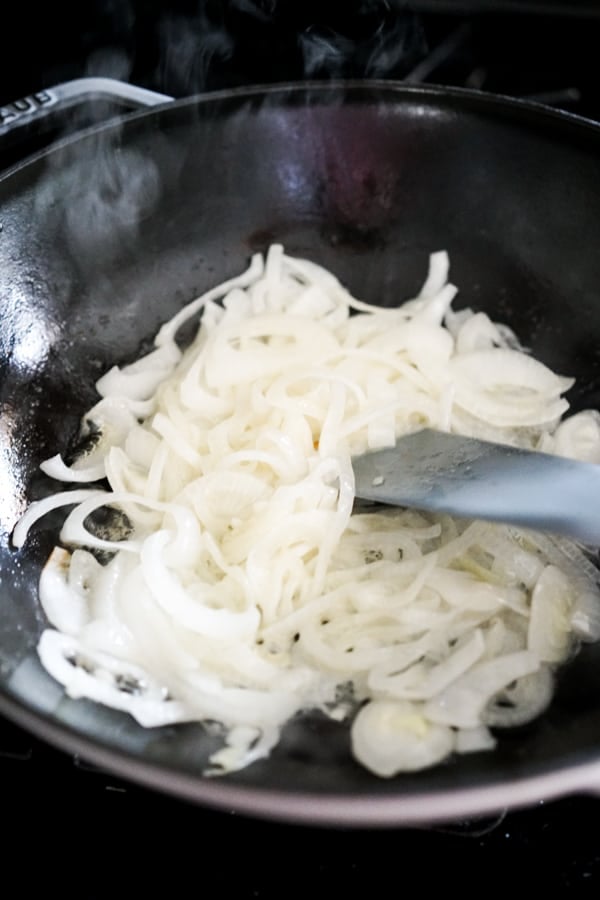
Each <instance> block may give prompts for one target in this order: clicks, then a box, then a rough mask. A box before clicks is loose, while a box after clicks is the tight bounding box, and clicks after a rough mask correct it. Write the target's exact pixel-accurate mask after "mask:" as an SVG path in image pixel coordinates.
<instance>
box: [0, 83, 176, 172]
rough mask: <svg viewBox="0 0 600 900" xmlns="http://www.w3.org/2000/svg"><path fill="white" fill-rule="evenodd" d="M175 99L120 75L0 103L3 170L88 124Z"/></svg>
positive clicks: (1, 161)
mask: <svg viewBox="0 0 600 900" xmlns="http://www.w3.org/2000/svg"><path fill="white" fill-rule="evenodd" d="M171 100H173V98H172V97H169V96H168V95H167V94H159V93H157V92H155V91H149V90H147V89H146V88H142V87H138V86H137V85H133V84H128V83H127V82H124V81H118V80H117V79H115V78H77V79H75V80H74V81H65V82H63V83H62V84H57V85H55V86H53V87H49V88H44V89H43V90H41V91H38V92H37V93H35V94H29V95H28V96H27V97H21V98H20V99H19V100H14V101H13V102H12V103H8V104H6V105H5V106H2V107H0V169H2V168H6V167H7V166H10V165H12V164H14V163H15V162H19V161H21V160H22V159H24V158H25V157H26V156H29V155H30V154H31V153H33V152H36V151H37V150H40V149H43V148H44V147H47V146H48V145H49V144H51V143H52V142H53V141H55V140H58V139H59V138H61V137H66V135H67V134H70V133H72V132H74V131H79V130H81V129H83V128H86V127H88V126H89V125H93V124H97V123H99V122H102V121H107V120H108V119H112V118H114V117H117V116H121V115H124V114H126V113H130V112H132V111H134V110H136V109H142V108H144V107H150V106H156V105H158V104H161V103H168V102H169V101H171Z"/></svg>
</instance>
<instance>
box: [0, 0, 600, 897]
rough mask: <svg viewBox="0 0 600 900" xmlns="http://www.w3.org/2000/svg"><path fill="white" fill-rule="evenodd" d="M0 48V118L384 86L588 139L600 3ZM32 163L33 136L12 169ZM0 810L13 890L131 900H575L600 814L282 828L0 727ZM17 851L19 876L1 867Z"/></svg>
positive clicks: (387, 4) (94, 20) (347, 3)
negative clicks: (36, 106) (82, 103)
mask: <svg viewBox="0 0 600 900" xmlns="http://www.w3.org/2000/svg"><path fill="white" fill-rule="evenodd" d="M2 33H3V38H4V41H3V46H4V52H3V53H2V54H0V106H1V105H5V104H10V102H11V101H13V100H15V99H17V98H19V97H21V96H24V95H26V94H29V93H32V92H35V91H39V90H40V89H42V88H44V87H49V86H51V85H53V84H56V83H59V82H62V81H66V80H69V79H73V78H79V77H82V76H84V75H108V76H112V77H118V78H123V79H126V80H129V81H131V82H133V83H136V84H139V85H143V86H145V87H148V88H151V89H155V90H159V91H161V92H164V93H167V94H169V95H172V96H175V97H182V96H186V95H188V94H192V93H196V92H199V91H204V90H208V91H211V90H215V89H219V88H226V87H231V86H235V85H243V84H249V83H267V82H273V81H285V80H295V79H298V78H304V77H311V78H319V79H322V78H332V77H367V78H375V77H380V78H394V79H408V80H411V81H415V82H419V81H429V82H434V83H441V84H452V85H460V86H466V87H471V88H476V89H480V90H485V91H494V92H498V93H506V94H511V95H515V96H527V97H533V98H535V99H539V100H542V101H544V102H547V103H550V104H552V105H554V106H556V107H558V108H562V109H565V110H567V111H570V112H575V113H577V114H580V115H585V116H588V117H590V118H594V119H597V120H599V121H600V84H599V81H600V79H599V77H598V74H597V69H598V63H597V60H598V46H599V38H600V4H599V3H596V2H591V0H587V2H583V0H582V2H577V0H570V2H562V3H561V2H550V0H546V2H519V0H505V2H492V0H487V2H486V0H480V2H475V3H468V2H459V0H457V2H452V0H437V2H436V0H429V2H422V3H419V2H414V3H411V4H407V3H404V2H398V0H371V2H369V0H362V2H353V0H340V2H337V3H334V2H314V0H304V2H301V3H294V2H283V0H280V2H277V0H262V2H261V0H231V2H214V0H205V2H201V0H194V2H183V0H178V2H170V3H167V2H161V0H147V2H141V0H137V2H134V0H104V2H99V0H93V2H92V0H88V2H81V3H79V4H73V5H71V4H66V3H61V2H58V3H48V4H43V5H39V6H38V5H36V4H29V3H22V4H16V3H11V4H10V6H9V7H8V8H5V9H3V24H2ZM90 114H91V115H92V116H93V112H91V113H90ZM51 138H52V134H47V135H46V136H45V138H44V139H45V140H46V141H47V140H50V139H51ZM35 146H37V145H36V144H35V142H32V140H31V136H30V141H29V143H28V142H27V141H25V143H24V144H23V146H22V148H21V150H20V152H21V153H22V154H26V153H27V152H29V150H31V149H34V148H35ZM11 161H12V160H11ZM1 164H2V146H1V143H0V165H1ZM0 811H1V813H2V822H3V825H4V834H5V840H4V845H3V849H4V856H3V858H4V860H5V872H6V873H7V874H8V873H10V871H11V870H13V872H14V871H16V872H18V874H19V878H20V880H21V881H24V883H26V884H29V885H31V886H33V885H34V884H35V885H36V888H37V889H39V886H41V885H42V884H43V885H44V886H45V888H46V889H47V888H48V887H52V886H54V887H57V886H62V887H63V889H64V890H65V891H67V890H68V891H69V893H72V892H73V891H77V893H78V895H79V896H81V897H83V898H92V897H100V896H106V895H107V893H108V891H110V892H111V894H112V895H113V896H115V897H120V896H125V893H126V881H125V880H124V875H123V872H122V871H121V868H120V867H121V865H122V864H124V865H125V870H126V872H127V874H128V876H129V877H130V878H132V877H133V879H134V883H135V884H136V889H135V890H136V892H140V891H141V890H143V889H147V888H152V887H157V885H158V883H159V880H163V882H164V883H165V884H166V885H167V887H168V889H170V890H171V891H173V890H174V889H182V888H183V885H184V884H185V890H186V893H190V892H192V893H193V895H194V896H195V895H203V896H209V897H213V896H215V895H216V893H217V891H219V892H224V893H225V894H226V896H229V897H234V898H254V897H257V898H267V897H277V898H287V897H291V896H295V895H303V894H306V893H308V892H311V893H313V894H315V895H316V896H325V895H326V894H327V893H330V892H331V893H333V892H334V891H335V894H336V896H340V897H343V896H344V895H349V896H352V897H362V896H371V897H379V896H381V895H383V894H384V893H385V894H390V895H391V896H396V895H398V896H400V895H401V894H404V893H405V892H406V891H411V892H413V893H414V892H422V891H427V892H429V891H432V890H437V891H440V890H444V891H446V892H447V891H452V892H453V893H455V892H462V891H464V889H465V888H467V890H469V889H471V890H473V889H476V890H477V891H478V894H479V895H481V894H482V893H483V892H486V893H488V892H490V891H491V890H492V889H493V888H496V889H497V890H501V891H503V890H506V889H510V890H511V891H516V892H520V891H522V890H532V889H535V890H536V892H537V893H538V895H540V894H541V893H542V892H544V891H548V890H550V889H554V893H556V892H557V891H558V893H559V895H564V893H565V892H566V891H567V890H569V891H570V892H571V893H573V894H574V895H576V896H580V895H585V894H587V893H594V894H596V895H597V893H598V888H599V886H600V828H599V826H598V819H599V816H600V801H599V800H597V799H594V798H566V799H563V800H560V801H554V802H551V803H547V804H538V805H536V806H535V807H533V808H531V809H528V810H524V811H518V812H510V813H500V814H499V815H498V816H496V817H491V818H488V819H485V820H481V821H476V820H470V821H464V822H454V823H451V824H449V825H446V826H443V827H442V826H435V827H431V828H427V829H385V830H382V831H378V830H364V829H363V830H360V831H348V830H342V829H327V830H325V829H313V828H308V827H301V826H293V825H281V824H275V823H270V822H261V821H254V820H250V819H246V818H244V817H240V816H239V815H236V814H235V813H234V812H231V813H228V812H215V811H211V810H205V809H201V808H196V807H192V806H189V805H187V804H185V803H182V802H180V801H177V800H174V799H171V798H168V797H163V796H160V795H157V794H153V793H149V792H147V791H145V790H143V789H140V788H138V787H136V786H133V785H130V784H127V783H124V782H122V781H119V780H118V779H115V778H113V777H112V776H110V775H107V774H106V773H104V772H101V771H98V770H96V769H94V768H93V767H91V766H88V765H87V764H85V763H83V762H82V761H80V760H77V759H73V758H71V757H69V756H67V755H65V754H63V753H60V752H58V751H55V750H53V749H51V748H49V747H47V746H45V745H43V744H41V743H40V742H38V741H37V740H34V739H33V738H31V737H30V736H29V735H27V734H25V733H24V732H21V731H20V730H19V729H17V728H15V727H14V726H13V725H11V724H10V723H8V722H3V721H1V720H0ZM23 848H25V849H26V850H27V852H28V857H27V858H28V859H29V860H30V862H29V863H28V864H27V865H26V866H23V865H22V864H20V863H17V860H16V857H15V856H13V853H12V850H13V849H14V850H15V851H16V850H21V849H23ZM75 861H78V862H80V863H82V864H83V875H82V876H79V875H77V874H75V872H74V868H73V866H74V864H75ZM130 894H131V890H129V891H127V895H128V896H129V895H130Z"/></svg>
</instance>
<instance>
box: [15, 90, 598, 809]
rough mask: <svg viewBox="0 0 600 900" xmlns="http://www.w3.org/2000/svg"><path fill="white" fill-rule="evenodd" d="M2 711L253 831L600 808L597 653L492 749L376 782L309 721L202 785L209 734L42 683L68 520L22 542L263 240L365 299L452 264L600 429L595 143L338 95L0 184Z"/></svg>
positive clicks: (110, 140)
mask: <svg viewBox="0 0 600 900" xmlns="http://www.w3.org/2000/svg"><path fill="white" fill-rule="evenodd" d="M0 222H1V224H2V230H1V231H0V298H1V299H0V302H1V304H2V305H1V309H2V320H1V327H0V354H1V355H0V359H1V365H2V376H1V382H0V403H1V411H0V414H1V419H0V422H1V429H0V435H1V443H0V450H1V454H0V482H1V484H2V507H1V510H0V530H1V533H0V538H1V546H0V576H1V579H2V581H1V585H0V711H1V712H2V713H4V714H5V715H7V716H9V717H11V718H13V719H15V720H16V721H17V722H18V723H20V724H21V725H23V726H24V727H26V728H29V729H31V730H32V731H34V732H35V733H37V734H38V735H40V736H42V737H43V738H45V739H47V740H49V741H51V742H52V743H54V744H57V745H58V746H60V747H62V748H63V749H65V750H68V751H75V752H78V753H81V754H82V755H84V756H86V757H88V758H90V759H92V760H93V761H96V762H98V763H100V764H102V765H105V766H108V767H109V768H111V769H113V770H115V771H117V772H119V773H120V774H122V775H124V776H125V777H128V778H131V779H134V780H137V781H140V782H142V783H144V784H146V785H149V786H151V787H154V788H156V789H160V790H166V791H169V792H172V793H175V794H177V795H180V796H184V797H186V798H189V799H193V800H196V801H199V802H203V803H208V804H213V805H216V806H219V807H222V808H228V809H230V808H235V809H239V810H241V811H245V812H250V813H253V814H257V815H270V816H276V817H281V818H285V819H290V820H304V821H314V822H324V823H326V822H337V823H356V824H358V823H363V824H364V823H367V822H370V823H375V824H391V823H395V824H398V823H407V822H417V821H434V820H436V819H444V818H456V817H458V816H460V815H464V814H473V813H477V812H481V813H483V812H487V811H490V810H492V809H497V808H500V807H506V806H514V805H520V804H524V803H529V802H533V801H534V800H536V799H542V798H549V797H552V796H557V795H560V794H563V793H566V792H569V791H574V790H594V789H596V788H597V787H598V786H600V750H599V748H600V648H598V647H595V646H588V647H586V648H584V649H583V650H582V651H581V652H580V653H579V654H578V655H577V656H576V658H575V659H574V660H573V662H572V663H570V664H569V665H568V666H567V667H566V668H565V669H564V671H563V673H562V675H561V677H560V680H559V683H558V685H557V692H556V696H555V699H554V702H553V704H552V706H551V708H550V710H549V711H548V712H547V713H546V714H545V715H544V716H542V717H541V718H540V719H539V720H538V721H536V722H534V723H532V724H531V725H528V726H527V727H524V728H521V729H518V730H515V731H511V732H508V733H506V734H504V735H502V736H501V737H500V741H499V745H498V748H497V750H496V751H494V752H491V753H482V754H475V755H472V756H466V757H462V758H459V759H452V760H450V761H448V762H447V763H445V764H443V765H440V766H438V767H436V768H434V769H431V770H426V771H424V772H421V773H417V774H410V775H402V776H399V777H397V778H394V779H393V780H390V781H387V780H386V781H382V780H378V779H376V778H375V777H374V776H371V775H369V773H367V772H366V771H363V770H362V769H361V768H360V767H359V766H358V765H357V764H356V763H354V762H353V761H352V759H351V756H350V753H349V746H348V729H347V727H346V726H343V725H339V724H336V723H333V722H331V721H328V720H325V718H322V717H319V716H316V715H307V716H305V717H303V718H301V719H298V720H296V721H294V722H292V723H291V724H290V725H289V726H288V727H287V729H286V730H285V732H284V735H283V739H282V741H281V743H280V745H279V746H278V747H277V748H276V750H275V751H274V752H273V753H272V756H271V757H270V758H269V759H268V760H265V761H262V762H259V763H256V764H254V765H253V766H251V767H249V768H248V769H247V770H244V771H242V772H240V773H236V774H233V775H229V776H227V777H225V778H222V779H206V778H203V777H202V776H201V774H200V773H201V771H202V769H203V767H204V765H205V764H206V761H207V758H208V756H209V755H210V753H211V752H212V751H213V750H214V749H216V746H217V739H216V738H214V737H211V736H210V735H209V734H208V733H207V732H205V731H204V729H203V728H202V727H200V726H179V727H177V728H162V729H158V730H144V729H142V728H141V727H139V726H137V725H136V724H135V722H133V721H132V720H130V719H129V718H128V717H127V716H125V715H124V714H120V713H118V712H115V711H112V710H108V709H104V708H101V707H98V706H96V705H94V704H92V703H89V702H86V701H74V700H69V699H66V698H64V697H63V694H62V691H61V689H60V688H59V687H58V686H57V685H55V684H54V683H53V682H52V680H51V679H50V678H49V677H48V676H47V675H46V674H45V673H44V672H43V670H42V669H41V667H40V665H39V663H38V661H37V657H36V653H35V645H36V642H37V638H38V635H39V634H40V631H41V629H42V628H43V625H44V622H43V614H42V613H41V611H40V609H39V606H38V601H37V583H38V578H39V572H40V567H41V565H42V564H43V562H44V561H45V559H46V557H47V555H48V553H49V551H50V549H51V547H52V546H53V544H54V543H55V541H56V535H57V529H58V527H59V518H58V517H57V518H55V517H53V516H49V517H47V518H46V519H44V520H43V522H40V523H39V525H38V526H36V528H35V531H34V532H33V533H32V535H31V537H30V540H29V541H28V543H27V545H26V547H25V548H24V549H23V550H22V551H20V552H19V553H16V552H15V551H14V550H13V549H12V548H11V546H10V532H11V531H12V528H13V527H14V524H15V522H16V520H17V518H18V516H19V515H20V514H21V513H22V511H23V510H24V508H25V506H26V504H27V502H28V500H29V499H31V498H32V497H34V496H40V495H42V494H43V493H44V492H48V491H49V490H50V489H51V486H50V484H49V483H47V482H46V480H45V479H44V478H43V477H42V476H40V475H38V474H37V467H38V464H39V462H40V460H42V459H44V458H46V457H47V456H50V455H53V454H54V453H56V452H65V451H68V448H69V446H70V445H71V443H72V441H73V439H74V436H75V434H76V431H77V426H78V422H79V418H80V416H81V414H82V413H83V412H84V411H85V409H86V408H88V407H89V406H90V405H91V404H92V403H93V401H94V390H93V385H94V382H95V381H96V379H97V378H98V377H99V375H100V374H101V373H102V372H103V371H105V370H106V369H107V368H108V367H109V366H110V365H112V364H114V363H116V362H124V361H127V360H131V359H133V358H134V357H135V356H136V355H138V354H139V352H140V350H141V349H143V348H144V347H146V346H148V344H149V341H150V339H151V338H152V336H153V334H154V333H155V331H156V330H157V328H158V326H159V324H160V323H161V322H162V321H164V320H165V319H167V318H168V317H170V316H171V315H172V314H173V313H174V312H175V311H176V310H177V309H178V308H179V307H180V306H181V305H183V303H184V302H185V301H187V300H189V299H191V298H192V297H193V296H195V295H197V294H198V293H200V292H201V291H202V290H203V289H205V288H207V287H209V286H211V285H213V284H215V283H217V282H218V281H220V280H222V279H224V278H225V277H227V276H230V275H233V274H235V273H237V272H238V271H240V270H241V269H243V268H244V267H245V265H246V263H247V260H248V257H249V255H250V254H251V253H252V252H253V251H255V250H264V249H266V247H267V246H268V245H269V244H270V243H271V242H273V241H278V242H282V243H283V244H284V245H285V247H286V250H287V251H288V252H290V253H292V254H294V255H299V256H305V257H308V258H311V259H313V260H315V261H317V262H319V263H321V264H323V265H325V266H327V267H328V268H329V269H331V270H332V271H333V272H334V273H336V274H337V275H338V277H339V278H340V279H341V280H342V281H343V282H344V283H345V284H346V285H347V286H348V287H349V288H350V289H351V290H352V292H353V293H354V294H355V295H357V296H359V297H362V298H363V299H365V300H369V301H371V302H377V303H382V304H386V305H393V304H395V303H398V302H400V301H401V300H403V299H405V298H406V297H408V296H410V295H411V294H412V293H413V292H414V291H415V290H416V289H417V288H418V286H419V284H420V282H421V280H422V278H423V274H424V272H425V270H426V265H427V258H428V255H429V253H430V252H431V251H433V250H438V249H446V250H448V252H449V254H450V260H451V264H452V270H451V274H452V280H453V281H454V283H456V284H457V285H458V286H459V288H460V295H459V299H460V302H459V303H458V304H457V305H458V306H460V305H461V304H462V305H468V306H472V307H474V308H477V309H483V310H485V311H487V312H488V313H489V314H490V315H491V316H492V317H495V318H497V319H499V320H501V321H504V322H506V323H508V324H509V325H510V326H511V327H512V328H513V329H514V330H515V331H516V332H517V334H518V335H519V336H520V338H521V339H522V341H523V342H524V343H525V344H526V345H527V346H528V347H530V348H531V350H532V351H533V353H534V354H535V355H536V356H538V357H539V358H541V359H542V360H544V361H545V362H546V363H548V364H549V365H551V366H552V367H554V368H555V369H557V370H558V371H560V372H561V373H563V374H567V375H572V376H574V377H575V378H576V379H577V386H576V388H575V390H574V391H573V392H572V395H571V400H572V403H573V408H574V409H578V408H583V407H590V406H593V407H600V353H599V352H598V346H599V340H598V337H599V336H600V299H599V285H600V254H598V252H597V247H598V245H599V243H600V129H598V128H597V127H595V126H594V125H592V124H590V123H587V122H585V121H583V120H579V119H576V118H574V117H570V116H567V115H565V114H560V113H554V112H551V111H546V110H543V109H541V108H536V107H535V106H532V105H529V104H525V103H519V102H516V101H509V100H505V99H503V98H494V97H490V96H483V95H479V94H476V93H470V92H465V91H462V92H461V91H447V90H443V89H424V88H408V87H404V86H401V85H393V84H389V83H388V84H377V83H373V82H370V83H362V84H361V83H349V84H333V85H321V86H319V85H307V84H305V85H297V86H283V87H280V88H268V89H259V88H257V89H253V90H252V89H251V90H243V91H235V92H231V93H227V92H225V93H219V94H214V95H209V96H205V97H199V98H192V99H190V100H186V101H181V102H178V103H175V104H170V105H169V106H165V107H160V108H157V109H155V110H152V111H150V112H145V113H143V114H136V115H134V116H131V117H129V118H126V119H123V120H121V121H119V122H117V123H112V124H110V125H107V126H104V127H101V128H98V129H95V130H92V131H89V132H86V133H85V134H83V135H81V136H79V137H78V138H76V139H70V140H67V141H65V142H64V143H63V144H62V145H60V146H58V147H55V148H54V149H52V150H50V151H49V152H47V153H44V154H42V155H40V156H38V157H36V158H34V159H32V160H30V161H28V162H26V163H25V164H23V165H22V166H20V167H19V168H17V169H15V170H13V171H12V172H10V173H8V174H7V175H6V176H5V177H4V178H3V179H2V180H1V181H0Z"/></svg>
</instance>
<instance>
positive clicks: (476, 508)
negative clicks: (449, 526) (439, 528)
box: [353, 429, 600, 545]
mask: <svg viewBox="0 0 600 900" xmlns="http://www.w3.org/2000/svg"><path fill="white" fill-rule="evenodd" d="M353 469H354V474H355V478H356V496H357V497H358V498H361V499H363V500H371V501H375V502H377V503H386V504H392V505H395V506H408V507H414V508H416V509H422V510H429V511H432V512H444V513H449V514H451V515H454V516H458V517H462V518H469V519H491V520H494V521H498V522H505V523H507V524H513V525H520V526H522V527H526V528H535V529H538V530H541V531H553V532H558V533H560V534H565V535H568V536H570V537H573V538H576V539H578V540H580V541H583V542H585V543H588V544H596V545H600V465H598V466H596V465H593V464H591V463H582V462H573V461H571V460H569V459H564V458H563V457H560V456H551V455H550V454H547V453H536V452H534V451H531V450H520V449H517V448H515V447H508V446H504V445H502V444H494V443H491V442H489V441H481V440H476V439H475V438H467V437H462V436H460V435H454V434H447V433H446V432H442V431H434V430H432V429H424V430H423V431H418V432H416V433H414V434H410V435H407V436H406V437H402V438H400V439H399V440H398V441H397V443H396V446H395V447H392V448H389V449H385V450H375V451H373V452H371V453H366V454H364V455H362V456H356V457H354V459H353Z"/></svg>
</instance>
